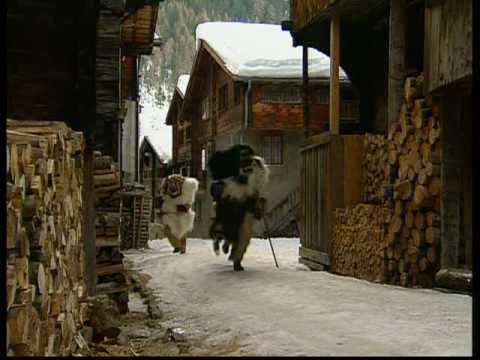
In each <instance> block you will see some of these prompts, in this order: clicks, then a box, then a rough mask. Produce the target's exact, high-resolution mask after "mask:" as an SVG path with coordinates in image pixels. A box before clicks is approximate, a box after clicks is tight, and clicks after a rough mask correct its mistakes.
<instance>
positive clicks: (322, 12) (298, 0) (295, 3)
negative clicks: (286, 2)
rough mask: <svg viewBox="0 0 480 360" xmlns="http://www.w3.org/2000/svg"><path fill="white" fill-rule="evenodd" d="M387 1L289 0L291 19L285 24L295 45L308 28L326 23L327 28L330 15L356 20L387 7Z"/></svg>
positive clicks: (302, 38)
mask: <svg viewBox="0 0 480 360" xmlns="http://www.w3.org/2000/svg"><path fill="white" fill-rule="evenodd" d="M388 3H389V2H388V1H385V0H290V14H291V15H290V17H291V21H290V22H289V24H287V25H286V26H287V27H289V29H288V30H290V31H291V33H292V37H293V40H294V46H297V45H300V43H297V42H298V41H299V40H300V42H303V41H302V40H306V39H304V38H305V37H307V36H304V35H307V34H308V32H309V30H310V28H312V27H318V26H319V25H327V27H326V29H327V30H328V23H329V19H330V18H331V17H332V15H338V16H340V17H341V18H342V20H343V21H345V20H347V21H349V22H356V21H359V20H361V19H364V18H365V17H369V16H370V15H371V14H372V13H375V12H376V11H378V9H381V8H383V9H384V8H385V7H387V8H388ZM304 33H305V34H304ZM326 34H327V35H328V34H329V31H327V33H326Z"/></svg>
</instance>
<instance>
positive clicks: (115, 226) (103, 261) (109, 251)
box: [94, 151, 129, 313]
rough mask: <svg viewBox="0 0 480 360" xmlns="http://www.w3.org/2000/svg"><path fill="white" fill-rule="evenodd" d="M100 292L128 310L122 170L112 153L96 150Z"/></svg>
mask: <svg viewBox="0 0 480 360" xmlns="http://www.w3.org/2000/svg"><path fill="white" fill-rule="evenodd" d="M94 185H95V195H96V205H95V212H96V218H95V230H96V241H95V245H96V252H97V258H96V264H97V266H96V271H97V286H96V291H97V294H107V295H109V296H110V297H111V298H112V299H113V300H115V301H116V303H117V305H118V308H119V310H120V311H121V312H123V313H124V312H127V311H128V289H129V283H128V277H127V276H126V273H125V270H124V267H123V254H122V253H121V252H120V227H121V221H120V200H121V198H120V194H119V190H120V174H119V172H118V170H117V167H116V164H115V163H114V162H113V161H112V158H111V157H110V156H104V155H102V154H101V153H100V152H98V151H97V152H95V164H94Z"/></svg>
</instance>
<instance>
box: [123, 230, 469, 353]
mask: <svg viewBox="0 0 480 360" xmlns="http://www.w3.org/2000/svg"><path fill="white" fill-rule="evenodd" d="M149 245H150V247H151V249H147V250H129V251H127V252H126V258H127V260H128V262H129V263H130V262H131V263H132V264H133V266H132V268H133V269H136V270H138V271H140V272H141V273H144V274H147V275H149V276H151V279H150V280H149V282H148V286H149V287H151V288H152V289H154V290H155V294H156V296H158V298H159V304H160V307H161V308H162V310H163V311H164V312H165V315H166V316H165V320H164V322H165V325H166V326H173V327H175V326H180V327H182V328H184V329H185V331H186V336H187V337H189V338H197V339H199V338H202V339H203V341H202V342H203V343H204V344H205V347H204V348H203V349H202V348H199V349H198V351H197V353H195V352H193V353H192V354H193V355H195V354H197V355H210V354H209V353H208V350H206V349H208V348H209V347H210V348H213V347H215V346H219V345H221V344H229V346H230V350H229V351H228V353H226V354H229V355H260V356H268V355H271V356H302V355H305V356H314V355H318V356H329V355H337V356H347V355H384V356H388V355H394V356H396V355H429V356H450V355H471V348H472V326H471V323H472V298H471V297H470V296H468V295H459V294H447V293H442V292H438V291H434V290H426V289H406V288H401V287H396V286H389V285H380V284H374V283H370V282H367V281H363V280H358V279H354V278H349V277H341V276H336V275H333V274H330V273H328V272H312V271H309V270H308V268H306V267H304V266H303V265H301V264H299V263H298V258H297V257H298V246H299V241H298V239H273V246H274V248H275V252H276V254H277V259H278V262H279V266H280V269H277V268H275V266H274V262H273V258H272V254H271V251H270V248H269V245H268V242H267V241H266V240H261V239H253V240H252V244H251V245H250V247H249V248H248V250H247V253H246V255H245V259H244V261H243V265H244V267H245V271H244V272H233V271H232V266H231V263H230V262H228V261H227V260H226V257H225V256H224V255H223V254H222V255H220V256H218V257H217V256H215V255H214V253H213V251H212V244H211V241H209V240H200V239H188V244H187V254H185V255H179V254H172V248H171V246H170V244H169V243H168V242H167V241H166V240H154V241H151V242H150V243H149ZM225 346H227V345H225Z"/></svg>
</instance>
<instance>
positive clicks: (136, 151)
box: [134, 58, 140, 182]
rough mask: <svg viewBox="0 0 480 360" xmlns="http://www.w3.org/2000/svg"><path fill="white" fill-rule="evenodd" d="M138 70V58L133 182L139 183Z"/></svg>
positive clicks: (137, 66) (138, 61) (137, 64)
mask: <svg viewBox="0 0 480 360" xmlns="http://www.w3.org/2000/svg"><path fill="white" fill-rule="evenodd" d="M139 68H140V58H139V59H138V60H137V61H136V64H135V97H136V98H135V101H136V104H135V134H134V136H135V181H136V182H139V181H140V176H139V172H140V167H139V161H140V160H139V156H140V154H139V153H140V149H139V144H138V143H139V141H140V139H139V136H138V133H139V130H138V128H139V125H138V124H139V108H140V94H139V86H138V69H139Z"/></svg>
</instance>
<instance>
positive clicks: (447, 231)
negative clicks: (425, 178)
mask: <svg viewBox="0 0 480 360" xmlns="http://www.w3.org/2000/svg"><path fill="white" fill-rule="evenodd" d="M441 104H442V106H441V108H440V124H441V129H442V131H441V134H440V136H441V138H440V141H441V144H442V163H441V181H442V193H441V234H442V235H441V236H442V238H441V245H440V249H441V256H440V266H441V268H442V269H447V268H458V267H459V251H460V249H459V248H460V236H461V228H460V227H461V213H460V208H461V194H460V188H461V184H462V179H461V169H462V164H461V161H460V160H461V153H460V150H461V142H462V139H461V138H460V136H458V135H459V134H460V133H461V131H460V126H461V120H462V118H461V116H462V115H461V113H462V111H461V107H462V93H461V92H459V91H458V89H455V88H451V89H448V90H447V92H446V93H445V94H444V96H443V98H442V101H441Z"/></svg>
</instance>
